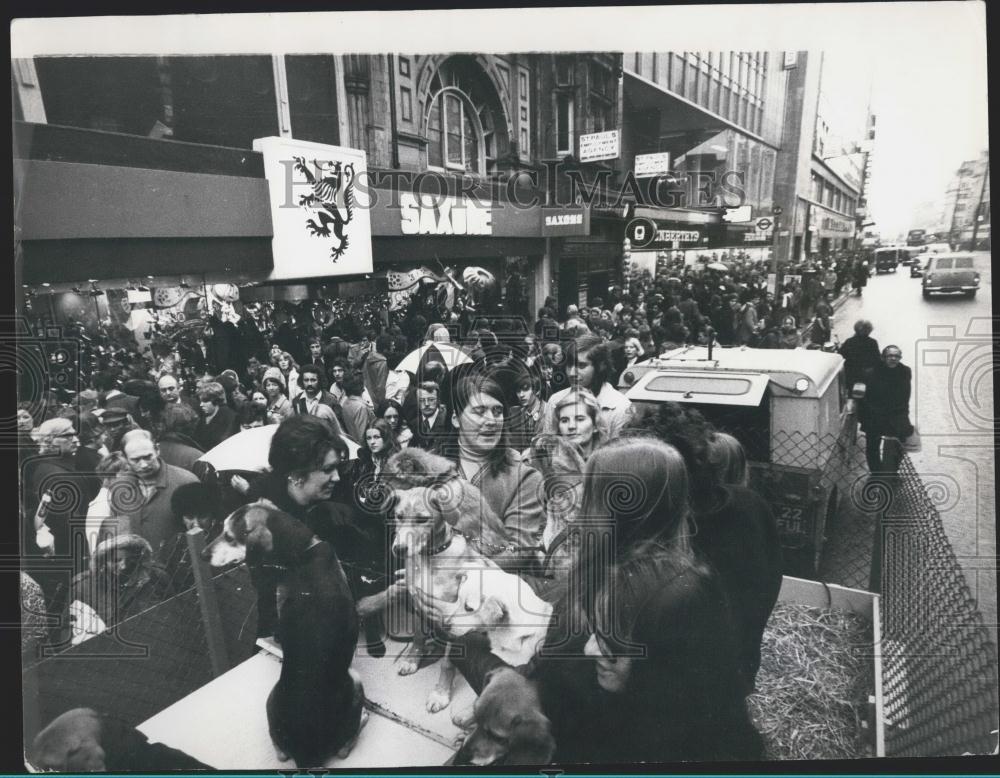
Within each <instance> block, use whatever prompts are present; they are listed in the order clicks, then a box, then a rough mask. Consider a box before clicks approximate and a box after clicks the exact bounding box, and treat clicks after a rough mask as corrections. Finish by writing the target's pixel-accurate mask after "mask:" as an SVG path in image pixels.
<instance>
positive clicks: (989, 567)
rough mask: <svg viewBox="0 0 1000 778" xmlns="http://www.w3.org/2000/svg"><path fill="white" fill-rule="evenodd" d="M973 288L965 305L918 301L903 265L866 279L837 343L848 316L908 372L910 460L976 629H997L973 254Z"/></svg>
mask: <svg viewBox="0 0 1000 778" xmlns="http://www.w3.org/2000/svg"><path fill="white" fill-rule="evenodd" d="M976 257H977V259H976V266H977V269H978V270H979V272H980V274H981V276H982V281H981V289H980V291H979V294H978V296H977V297H976V298H975V299H973V300H966V299H963V298H960V297H934V298H932V299H930V300H924V299H923V297H922V295H921V291H920V289H921V287H920V279H919V278H910V272H909V268H907V267H900V268H899V269H898V270H897V271H896V272H895V273H888V274H882V275H876V276H872V278H870V279H869V281H868V287H867V288H866V289H865V290H864V293H863V295H862V296H861V297H860V298H859V297H855V296H853V294H852V295H851V296H850V297H849V298H848V299H847V301H846V302H845V303H844V304H843V305H842V306H841V307H840V308H839V309H838V310H837V312H836V314H835V317H834V331H835V332H836V333H837V335H838V336H839V338H840V340H841V342H843V341H844V340H845V339H846V338H847V337H849V336H850V335H852V334H853V325H854V322H855V321H856V320H857V319H861V318H863V319H868V320H869V321H871V322H872V324H873V325H874V328H875V329H874V331H873V333H872V337H874V338H875V339H876V340H878V342H879V345H880V346H881V347H883V348H884V347H885V346H887V345H889V344H895V345H897V346H899V347H900V348H901V349H902V351H903V364H906V365H909V366H910V368H911V369H912V370H913V397H912V399H911V405H910V413H911V415H910V418H911V419H912V420H913V421H914V422H915V423H916V424H917V426H918V427H919V429H920V433H921V437H922V439H923V450H922V451H921V452H919V453H914V454H911V455H910V458H911V459H912V461H913V463H914V466H915V467H916V469H917V471H918V472H919V473H920V474H921V477H922V479H923V481H924V484H925V486H926V487H927V490H928V493H929V494H930V495H931V497H932V499H934V501H935V502H936V503H937V505H938V510H939V512H940V514H941V518H942V521H943V522H944V527H945V531H946V533H947V535H948V538H949V540H950V541H951V544H952V546H953V548H954V550H955V554H956V555H957V556H958V559H959V563H960V564H961V566H962V568H963V571H964V572H965V574H966V578H967V579H968V582H969V587H970V589H971V591H972V593H973V596H975V597H976V599H977V600H978V602H979V607H980V610H981V611H982V613H983V617H984V619H985V620H986V623H987V624H989V625H994V626H995V625H996V624H997V550H996V495H995V477H994V445H995V441H994V435H993V419H994V412H993V371H994V370H995V369H996V368H995V361H996V360H995V357H996V350H997V349H996V344H995V343H994V340H993V337H992V316H993V310H992V307H993V306H992V288H991V282H992V274H991V271H990V255H989V252H977V253H976Z"/></svg>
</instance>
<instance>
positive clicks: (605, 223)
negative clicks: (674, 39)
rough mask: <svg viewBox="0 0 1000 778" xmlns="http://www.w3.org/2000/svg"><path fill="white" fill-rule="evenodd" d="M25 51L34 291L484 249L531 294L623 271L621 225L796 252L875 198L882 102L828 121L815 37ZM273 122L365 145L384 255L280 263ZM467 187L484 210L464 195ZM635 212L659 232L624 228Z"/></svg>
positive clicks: (21, 94)
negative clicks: (464, 47)
mask: <svg viewBox="0 0 1000 778" xmlns="http://www.w3.org/2000/svg"><path fill="white" fill-rule="evenodd" d="M12 64H13V67H12V76H11V78H12V90H13V95H14V111H15V128H14V158H15V196H16V202H15V208H16V211H15V219H16V225H17V230H18V234H17V237H18V239H19V243H18V245H19V251H18V252H17V257H16V273H17V275H18V280H17V283H19V284H21V285H22V286H23V287H24V288H25V289H26V290H30V292H31V293H35V292H36V291H40V290H42V288H43V287H44V288H45V289H48V290H49V291H50V292H54V291H58V290H60V289H63V288H65V289H69V288H72V287H74V286H79V285H80V284H81V283H85V282H91V283H95V282H96V283H100V284H101V285H102V286H104V287H105V288H112V287H114V286H115V285H119V286H120V287H122V288H124V287H125V285H126V284H130V283H131V282H132V280H133V279H146V278H150V279H151V281H152V283H151V285H153V284H155V285H168V284H177V283H180V284H184V283H185V281H186V280H188V279H189V278H197V279H199V281H200V282H202V283H217V282H225V283H233V284H236V285H239V286H243V287H246V288H252V289H254V290H256V291H255V292H254V294H256V295H258V296H259V299H265V297H264V296H263V295H265V292H266V294H269V295H271V299H292V298H302V299H307V298H309V297H311V296H314V295H326V296H327V297H329V296H344V295H355V294H368V293H372V292H374V291H377V289H378V288H379V284H380V283H381V284H384V283H385V279H386V277H387V275H388V274H391V273H399V272H406V271H409V270H412V269H414V268H416V267H422V266H426V267H431V268H437V267H443V266H450V267H453V268H455V269H456V272H458V273H461V271H462V269H463V268H464V267H470V266H479V267H483V268H485V269H487V270H489V271H490V272H492V273H494V274H495V275H496V276H497V277H498V279H500V282H501V285H503V284H505V283H506V282H507V280H508V279H510V278H513V277H515V276H517V277H519V278H521V279H524V280H523V281H522V283H523V284H524V285H526V287H527V289H526V295H525V300H524V307H525V309H526V312H528V314H529V315H530V314H533V313H534V312H535V311H536V310H537V307H538V306H539V305H540V304H541V302H542V301H543V300H544V299H545V297H547V296H549V295H553V296H555V297H556V298H557V299H558V301H559V305H560V308H564V307H565V306H566V305H567V304H569V303H578V302H587V301H589V300H592V299H593V298H594V297H597V296H602V295H606V293H607V290H608V288H609V287H610V286H612V285H615V284H621V283H622V282H623V278H622V273H623V257H627V256H628V244H626V240H625V239H626V238H629V239H630V240H631V249H632V251H631V256H632V261H633V262H635V261H636V258H637V255H640V254H641V252H642V251H647V252H650V253H651V255H652V256H655V252H662V251H671V252H676V251H684V252H686V254H687V255H691V256H692V257H693V256H694V255H695V254H699V253H700V254H708V255H711V254H716V255H719V256H721V255H723V254H726V253H735V252H749V251H751V250H754V249H756V250H758V252H759V253H758V256H760V255H762V254H767V253H768V252H770V251H772V250H773V251H774V252H776V255H777V258H778V260H779V262H780V263H781V264H782V265H783V266H792V265H796V264H801V263H803V262H806V261H809V260H815V259H817V258H822V257H825V256H829V255H831V254H833V253H834V252H838V251H841V250H846V249H850V248H853V247H854V245H855V243H856V241H857V242H860V241H859V240H858V238H857V237H856V236H859V235H860V231H861V228H862V226H863V225H864V222H865V219H866V218H867V212H866V202H865V193H866V187H867V175H868V171H869V170H870V161H871V160H870V157H871V152H872V144H873V141H874V137H875V117H874V116H861V117H858V119H859V121H858V124H859V126H863V127H864V128H865V129H864V131H863V133H862V134H863V137H850V138H845V137H844V135H843V134H839V135H838V134H837V132H836V130H835V129H832V128H831V126H830V123H829V117H827V116H825V115H824V111H825V110H826V109H825V108H824V106H826V105H827V104H828V102H829V101H828V99H825V96H824V89H823V83H824V79H823V68H824V58H823V55H822V54H821V53H819V52H807V51H727V52H652V53H649V52H646V53H573V54H568V53H556V54H522V53H512V54H474V53H459V54H442V55H431V56H425V55H406V54H385V55H343V56H341V55H326V54H315V55H302V54H285V55H280V54H278V55H260V56H256V55H228V56H197V57H195V56H170V57H164V56H149V57H34V58H31V59H18V60H15V61H14V62H13V63H12ZM267 137H278V138H290V139H295V140H299V141H309V142H313V143H317V144H323V145H326V146H340V147H348V148H351V149H357V150H360V151H362V152H364V154H365V158H366V161H367V170H368V178H367V184H368V186H369V189H370V192H369V195H370V200H369V202H370V207H369V208H368V210H369V218H370V226H371V236H370V241H371V270H370V271H368V270H367V269H366V271H365V272H351V267H350V265H349V264H341V265H332V266H331V269H330V272H329V274H320V275H316V274H312V277H303V278H291V279H290V278H289V273H288V272H287V270H283V272H281V273H276V270H275V266H276V263H277V262H278V259H277V258H276V257H275V256H274V255H273V253H272V240H271V239H272V236H273V228H272V218H273V214H272V212H271V210H270V203H269V197H268V184H267V181H266V179H265V175H264V167H263V160H262V154H261V153H260V152H259V151H255V150H254V142H255V140H256V139H260V138H267ZM442 198H445V199H447V201H448V207H447V208H446V209H445V211H447V213H445V211H442V209H441V200H442ZM472 199H475V200H476V201H477V202H478V203H479V206H478V210H474V211H470V213H473V212H474V213H475V214H478V215H477V216H476V217H475V218H472V217H471V216H470V217H468V218H467V217H465V216H463V217H462V218H461V219H458V218H457V214H459V213H464V212H465V211H466V207H467V205H468V204H469V201H470V200H472ZM425 211H426V213H425ZM431 211H432V212H433V213H431ZM449 214H452V215H454V218H453V216H452V215H449ZM637 216H640V217H643V218H646V219H648V220H649V221H651V222H652V223H653V224H655V227H656V231H655V239H654V240H653V241H648V240H647V241H645V242H642V243H641V245H638V244H639V243H640V242H638V241H636V235H635V234H629V232H628V227H629V224H630V223H631V222H632V220H633V219H634V218H635V217H637ZM647 223H648V222H647ZM653 266H655V259H654V261H653ZM292 275H294V273H293V274H292Z"/></svg>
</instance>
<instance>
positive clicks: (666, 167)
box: [635, 151, 670, 178]
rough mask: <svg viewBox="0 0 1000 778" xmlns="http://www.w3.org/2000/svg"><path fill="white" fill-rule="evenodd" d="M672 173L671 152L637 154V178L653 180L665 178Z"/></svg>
mask: <svg viewBox="0 0 1000 778" xmlns="http://www.w3.org/2000/svg"><path fill="white" fill-rule="evenodd" d="M669 172H670V152H669V151H663V152H660V153H659V154H636V155H635V177H636V178H652V177H653V176H663V175H666V174H667V173H669Z"/></svg>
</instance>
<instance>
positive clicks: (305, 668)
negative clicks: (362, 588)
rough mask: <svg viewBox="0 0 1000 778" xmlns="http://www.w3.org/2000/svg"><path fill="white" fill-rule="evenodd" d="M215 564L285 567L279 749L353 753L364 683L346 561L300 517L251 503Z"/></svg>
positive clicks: (316, 760)
mask: <svg viewBox="0 0 1000 778" xmlns="http://www.w3.org/2000/svg"><path fill="white" fill-rule="evenodd" d="M206 552H207V553H210V554H211V557H212V564H213V565H215V564H218V563H219V562H221V561H222V560H226V561H228V562H232V561H234V559H237V560H238V559H239V558H240V557H245V558H246V561H247V564H248V565H251V566H260V565H269V566H271V567H280V568H284V572H283V575H282V580H281V583H280V584H279V603H278V629H279V634H280V636H281V648H282V652H283V659H282V664H281V675H280V677H279V678H278V682H277V683H276V684H275V686H274V689H272V690H271V694H270V696H269V697H268V698H267V721H268V726H269V728H270V732H271V739H272V740H273V741H274V745H275V747H276V749H277V751H278V757H279V758H280V759H281V760H282V761H285V760H287V759H288V757H289V756H291V758H292V759H294V760H295V764H296V766H298V767H302V768H308V767H322V766H324V764H325V763H326V762H327V761H329V759H330V758H331V757H333V756H338V757H339V758H344V757H346V756H347V755H348V754H349V753H350V750H351V748H353V746H354V743H355V742H356V740H357V736H358V734H359V732H360V730H361V727H362V726H363V725H364V723H365V721H366V719H367V714H366V712H365V710H364V690H363V688H362V685H361V679H360V677H359V676H358V675H357V673H355V672H354V671H352V670H351V669H350V666H351V660H352V658H353V656H354V649H355V646H356V644H357V641H358V617H357V613H356V612H355V607H354V598H353V597H352V596H351V591H350V588H349V586H348V583H347V578H346V577H345V575H344V571H343V569H342V568H341V565H340V561H339V560H338V559H337V555H336V554H335V553H334V551H333V549H332V548H331V547H330V545H329V544H328V543H326V542H323V541H320V540H319V539H318V538H317V537H315V536H314V535H313V533H312V532H311V531H310V530H309V528H308V527H306V525H305V524H303V523H302V522H300V521H299V520H298V519H295V518H294V517H292V516H290V515H288V514H287V513H284V512H283V511H280V510H277V509H276V508H274V506H273V505H270V504H265V503H251V504H250V505H245V506H243V507H242V508H238V509H237V510H236V511H234V512H233V513H232V514H230V516H229V517H228V518H227V519H226V521H225V525H224V529H223V532H222V534H220V535H219V537H218V538H217V539H216V540H215V541H214V542H213V543H212V544H210V545H209V546H208V548H207V549H206Z"/></svg>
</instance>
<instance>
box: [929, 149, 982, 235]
mask: <svg viewBox="0 0 1000 778" xmlns="http://www.w3.org/2000/svg"><path fill="white" fill-rule="evenodd" d="M989 179H990V154H989V151H983V152H982V153H980V155H979V157H977V158H976V159H970V160H966V161H965V162H963V163H962V164H961V165H960V166H959V168H958V170H956V171H955V174H954V176H952V179H951V181H950V182H949V183H948V188H947V189H946V190H945V198H944V203H943V207H942V209H941V218H940V223H939V225H938V231H939V233H940V234H941V235H942V236H946V237H945V239H946V240H947V241H948V242H949V243H951V244H952V246H953V247H955V248H970V247H973V241H975V247H976V248H982V247H986V248H988V247H989V245H990V243H989V241H990V182H989Z"/></svg>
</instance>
